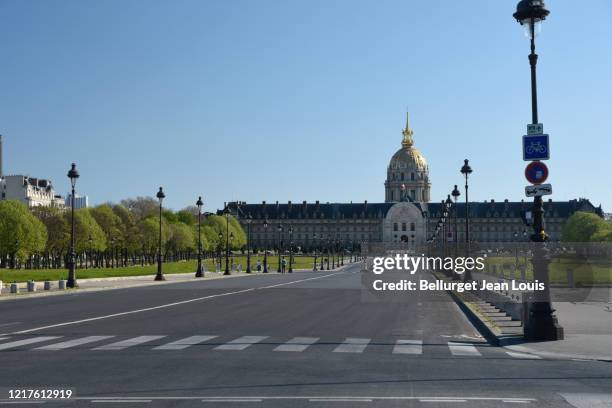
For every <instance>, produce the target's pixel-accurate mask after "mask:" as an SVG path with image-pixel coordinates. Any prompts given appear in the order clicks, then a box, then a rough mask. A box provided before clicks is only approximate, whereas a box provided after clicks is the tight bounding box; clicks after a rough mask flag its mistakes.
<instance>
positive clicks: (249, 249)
mask: <svg viewBox="0 0 612 408" xmlns="http://www.w3.org/2000/svg"><path fill="white" fill-rule="evenodd" d="M252 222H253V217H251V214H249V215H248V217H247V220H246V223H247V268H246V273H251V223H252Z"/></svg>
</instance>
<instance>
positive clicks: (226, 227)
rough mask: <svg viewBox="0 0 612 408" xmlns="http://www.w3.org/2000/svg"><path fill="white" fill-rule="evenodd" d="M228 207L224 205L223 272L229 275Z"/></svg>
mask: <svg viewBox="0 0 612 408" xmlns="http://www.w3.org/2000/svg"><path fill="white" fill-rule="evenodd" d="M229 216H230V214H229V208H228V207H227V206H226V207H225V272H223V274H224V275H231V273H230V268H229V235H230V234H229Z"/></svg>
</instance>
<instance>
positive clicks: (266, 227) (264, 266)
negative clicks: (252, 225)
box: [263, 220, 268, 273]
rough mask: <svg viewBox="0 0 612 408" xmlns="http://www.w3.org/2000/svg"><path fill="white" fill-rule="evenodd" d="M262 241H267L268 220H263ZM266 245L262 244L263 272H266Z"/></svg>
mask: <svg viewBox="0 0 612 408" xmlns="http://www.w3.org/2000/svg"><path fill="white" fill-rule="evenodd" d="M263 227H264V237H265V238H264V242H268V220H264V223H263ZM266 247H267V245H264V261H263V263H264V265H263V273H268V248H266Z"/></svg>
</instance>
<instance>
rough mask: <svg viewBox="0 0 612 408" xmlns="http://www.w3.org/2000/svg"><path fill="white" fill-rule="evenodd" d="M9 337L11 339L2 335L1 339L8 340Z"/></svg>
mask: <svg viewBox="0 0 612 408" xmlns="http://www.w3.org/2000/svg"><path fill="white" fill-rule="evenodd" d="M8 339H10V337H0V341H2V340H8Z"/></svg>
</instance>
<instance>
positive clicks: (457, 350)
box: [448, 341, 481, 357]
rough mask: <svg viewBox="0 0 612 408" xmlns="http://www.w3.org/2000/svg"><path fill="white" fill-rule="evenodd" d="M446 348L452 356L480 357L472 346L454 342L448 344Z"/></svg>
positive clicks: (478, 352)
mask: <svg viewBox="0 0 612 408" xmlns="http://www.w3.org/2000/svg"><path fill="white" fill-rule="evenodd" d="M448 348H449V349H450V351H451V353H452V354H453V356H472V357H473V356H480V355H481V354H480V351H478V349H477V348H476V347H474V345H473V344H469V343H457V342H454V341H449V342H448Z"/></svg>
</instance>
